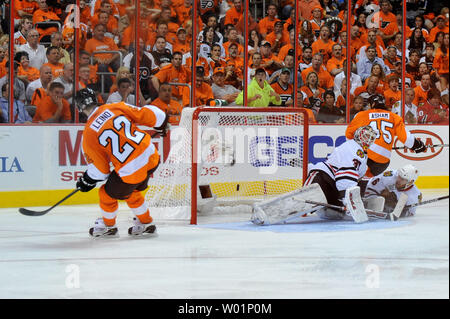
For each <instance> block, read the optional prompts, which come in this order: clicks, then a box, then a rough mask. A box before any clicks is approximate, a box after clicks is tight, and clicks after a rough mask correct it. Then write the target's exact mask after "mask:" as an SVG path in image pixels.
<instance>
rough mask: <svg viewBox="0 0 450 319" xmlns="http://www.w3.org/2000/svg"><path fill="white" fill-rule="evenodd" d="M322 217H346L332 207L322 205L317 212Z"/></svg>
mask: <svg viewBox="0 0 450 319" xmlns="http://www.w3.org/2000/svg"><path fill="white" fill-rule="evenodd" d="M315 213H316V214H317V215H318V216H319V217H320V218H321V219H331V220H340V219H343V218H344V217H345V214H344V213H342V212H338V211H337V210H334V209H332V208H327V207H322V208H319V209H318V210H317V211H316V212H315Z"/></svg>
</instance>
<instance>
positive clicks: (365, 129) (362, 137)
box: [353, 125, 377, 153]
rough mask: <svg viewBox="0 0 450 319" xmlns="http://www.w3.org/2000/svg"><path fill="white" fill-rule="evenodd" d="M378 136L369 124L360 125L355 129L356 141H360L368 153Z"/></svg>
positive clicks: (360, 144)
mask: <svg viewBox="0 0 450 319" xmlns="http://www.w3.org/2000/svg"><path fill="white" fill-rule="evenodd" d="M376 138H377V132H375V130H374V129H373V128H372V127H371V126H369V125H367V126H361V127H359V128H358V129H357V130H356V131H355V135H354V137H353V139H354V140H355V142H356V143H358V144H359V146H361V147H362V149H363V150H364V152H366V153H367V150H368V149H369V147H370V145H372V143H373V142H374V141H375V139H376Z"/></svg>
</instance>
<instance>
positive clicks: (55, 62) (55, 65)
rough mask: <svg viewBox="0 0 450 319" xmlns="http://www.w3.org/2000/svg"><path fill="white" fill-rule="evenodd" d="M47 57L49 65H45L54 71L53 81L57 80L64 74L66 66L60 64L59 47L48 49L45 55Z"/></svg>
mask: <svg viewBox="0 0 450 319" xmlns="http://www.w3.org/2000/svg"><path fill="white" fill-rule="evenodd" d="M45 55H46V56H47V60H48V62H47V63H44V64H43V65H46V66H49V67H50V68H51V69H52V76H53V79H56V78H57V77H58V76H60V75H61V74H62V73H63V68H64V64H62V63H59V59H60V54H59V49H58V48H57V47H48V48H47V51H46V53H45Z"/></svg>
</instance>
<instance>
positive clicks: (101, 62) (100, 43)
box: [84, 24, 120, 88]
mask: <svg viewBox="0 0 450 319" xmlns="http://www.w3.org/2000/svg"><path fill="white" fill-rule="evenodd" d="M105 32H106V27H105V26H104V25H103V24H97V25H96V26H95V27H94V32H93V37H92V38H91V39H89V40H87V41H86V45H85V47H84V49H85V50H86V51H87V52H89V53H90V54H91V55H92V56H93V57H94V60H95V61H96V62H97V67H98V72H105V73H109V72H110V69H109V68H111V69H112V71H113V72H117V69H118V68H119V63H120V61H119V53H115V52H114V53H95V52H97V51H119V48H118V46H117V45H116V43H115V42H114V40H113V39H112V38H108V37H106V36H105ZM111 85H112V79H111V76H109V75H106V76H104V87H105V88H108V87H111Z"/></svg>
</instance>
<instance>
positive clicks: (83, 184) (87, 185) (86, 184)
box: [77, 172, 98, 192]
mask: <svg viewBox="0 0 450 319" xmlns="http://www.w3.org/2000/svg"><path fill="white" fill-rule="evenodd" d="M97 182H98V181H97V180H95V179H92V178H90V177H89V175H88V174H87V172H84V174H83V176H81V177H80V178H79V179H78V181H77V189H79V190H80V191H82V192H89V191H90V190H91V189H93V188H94V187H95V185H97Z"/></svg>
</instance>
